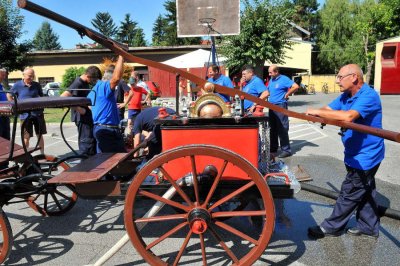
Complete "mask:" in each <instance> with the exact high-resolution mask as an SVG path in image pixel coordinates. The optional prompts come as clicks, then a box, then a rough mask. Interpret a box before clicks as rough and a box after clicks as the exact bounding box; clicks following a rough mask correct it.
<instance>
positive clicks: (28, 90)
mask: <svg viewBox="0 0 400 266" xmlns="http://www.w3.org/2000/svg"><path fill="white" fill-rule="evenodd" d="M10 92H12V93H14V94H15V95H16V96H17V99H18V100H24V99H30V98H38V97H43V90H42V86H40V84H39V83H38V82H36V81H32V84H31V86H28V85H26V84H25V82H24V81H23V80H19V81H17V82H15V84H14V86H12V88H11V90H10ZM42 114H43V109H41V110H37V111H32V112H31V115H32V116H38V115H42ZM27 117H28V113H23V114H21V115H20V116H19V118H20V119H26V118H27Z"/></svg>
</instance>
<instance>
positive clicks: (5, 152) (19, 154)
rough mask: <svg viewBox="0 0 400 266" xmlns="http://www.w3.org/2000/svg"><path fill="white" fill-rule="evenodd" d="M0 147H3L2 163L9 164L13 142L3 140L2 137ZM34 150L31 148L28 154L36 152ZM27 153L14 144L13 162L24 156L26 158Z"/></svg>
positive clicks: (0, 157) (0, 154)
mask: <svg viewBox="0 0 400 266" xmlns="http://www.w3.org/2000/svg"><path fill="white" fill-rule="evenodd" d="M0 147H1V151H0V163H3V162H7V161H9V160H8V157H9V155H10V151H11V142H10V141H9V140H7V139H4V138H1V137H0ZM38 149H39V148H37V149H36V150H38ZM34 150H35V149H34V148H29V149H28V153H30V152H32V151H34ZM25 155H26V153H25V151H24V148H23V147H22V146H21V145H18V144H16V143H15V144H14V152H13V157H12V160H13V161H14V160H17V159H19V158H20V157H22V156H25Z"/></svg>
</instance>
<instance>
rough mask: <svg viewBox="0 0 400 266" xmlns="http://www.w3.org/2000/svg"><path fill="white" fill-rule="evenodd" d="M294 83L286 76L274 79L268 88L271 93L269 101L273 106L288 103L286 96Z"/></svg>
mask: <svg viewBox="0 0 400 266" xmlns="http://www.w3.org/2000/svg"><path fill="white" fill-rule="evenodd" d="M293 83H294V81H293V80H291V79H290V78H288V77H286V76H285V75H279V76H277V77H276V78H272V79H271V80H270V81H269V83H268V86H267V90H268V91H269V98H268V101H269V102H270V103H272V104H281V103H286V102H287V100H286V99H285V94H286V93H287V92H288V90H289V89H290V88H291V87H292V85H293Z"/></svg>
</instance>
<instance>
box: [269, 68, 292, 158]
mask: <svg viewBox="0 0 400 266" xmlns="http://www.w3.org/2000/svg"><path fill="white" fill-rule="evenodd" d="M268 74H269V75H270V76H271V80H270V81H269V83H268V86H267V91H266V93H265V94H263V95H262V97H268V101H269V102H270V103H272V104H274V105H277V106H279V107H282V108H284V109H288V99H289V96H290V95H292V94H293V93H294V92H295V91H296V90H298V88H299V85H297V84H296V83H295V82H294V81H293V80H291V79H289V78H288V77H287V76H285V75H282V74H281V73H280V72H279V68H278V66H276V65H271V66H270V67H269V69H268ZM269 125H270V127H271V130H270V146H271V153H276V152H278V148H279V146H280V147H281V153H280V154H279V155H278V157H279V158H285V157H289V156H291V155H292V150H291V148H290V141H289V118H288V116H287V115H284V114H282V113H280V112H276V111H274V110H271V109H269ZM278 139H279V142H278Z"/></svg>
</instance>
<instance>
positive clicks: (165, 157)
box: [124, 145, 275, 265]
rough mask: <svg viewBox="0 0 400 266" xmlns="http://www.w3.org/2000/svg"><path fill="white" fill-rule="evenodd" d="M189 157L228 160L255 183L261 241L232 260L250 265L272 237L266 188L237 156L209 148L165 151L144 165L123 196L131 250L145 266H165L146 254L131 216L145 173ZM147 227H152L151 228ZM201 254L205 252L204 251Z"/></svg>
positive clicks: (270, 202) (272, 213) (270, 205)
mask: <svg viewBox="0 0 400 266" xmlns="http://www.w3.org/2000/svg"><path fill="white" fill-rule="evenodd" d="M190 155H194V156H199V155H207V156H213V157H216V158H223V160H224V161H225V160H227V158H228V159H229V163H233V164H234V165H236V166H239V165H240V167H241V169H243V170H244V171H245V172H246V173H248V175H249V176H250V177H251V181H253V182H254V185H255V186H257V188H258V190H259V191H260V194H261V197H262V201H263V204H264V211H265V215H263V216H265V223H264V226H263V228H262V231H261V234H260V237H259V239H258V240H257V242H258V244H257V246H254V247H253V248H251V249H250V252H248V253H247V255H245V256H243V257H242V258H240V259H238V260H237V261H233V260H232V261H231V263H232V264H233V265H251V264H252V263H254V262H255V261H256V260H257V259H258V258H259V257H260V256H261V255H262V254H263V253H264V251H265V249H266V247H267V245H268V242H269V240H270V238H271V236H272V232H273V229H274V224H275V211H274V203H273V199H272V196H271V193H270V190H269V187H268V185H267V184H266V182H265V181H264V180H263V178H262V176H261V174H260V173H259V172H258V170H257V169H256V168H255V167H254V166H253V165H251V164H250V163H249V162H248V161H247V160H245V159H243V158H241V157H240V156H239V155H237V154H235V153H233V152H230V151H227V150H224V149H221V148H219V147H216V146H211V145H188V146H183V147H178V148H175V149H172V150H170V151H166V152H164V153H162V154H160V155H159V156H157V157H155V158H153V159H152V160H151V161H149V162H148V164H146V166H145V167H143V169H142V170H141V171H139V172H138V173H137V175H136V176H135V178H134V181H133V182H132V184H131V185H130V187H129V189H128V192H127V195H126V202H125V214H124V219H125V226H126V230H127V232H128V235H129V237H130V239H131V242H132V244H133V246H134V247H135V248H136V250H137V251H138V253H139V254H140V255H141V256H142V257H143V259H144V260H146V262H148V263H149V264H151V265H167V263H166V262H165V261H163V260H161V259H160V258H159V257H158V256H157V255H155V254H154V253H153V252H152V251H151V249H149V250H146V245H147V244H146V243H145V242H144V240H143V239H142V236H141V234H140V232H139V229H138V227H137V225H136V223H135V222H134V219H135V220H136V218H135V217H134V213H133V212H134V206H135V200H136V198H137V197H136V196H137V194H138V192H139V189H140V185H141V184H142V182H143V181H144V180H145V178H146V176H147V175H148V173H151V171H152V170H153V169H155V168H157V167H158V166H159V165H160V164H164V163H166V162H169V161H171V160H174V159H177V158H181V157H186V156H190ZM147 226H151V224H149V225H147ZM185 226H186V225H185ZM191 230H192V229H189V233H190V232H191ZM199 237H200V241H201V242H202V244H204V240H201V239H202V238H203V234H200V235H199ZM190 238H191V236H189V239H190ZM184 249H186V246H185V247H184ZM180 252H181V250H180ZM204 252H206V251H205V248H204ZM202 253H203V247H202ZM205 255H206V254H203V255H202V256H203V258H202V259H203V264H205V263H204V260H206V259H205ZM178 256H179V254H178Z"/></svg>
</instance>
